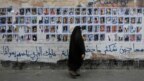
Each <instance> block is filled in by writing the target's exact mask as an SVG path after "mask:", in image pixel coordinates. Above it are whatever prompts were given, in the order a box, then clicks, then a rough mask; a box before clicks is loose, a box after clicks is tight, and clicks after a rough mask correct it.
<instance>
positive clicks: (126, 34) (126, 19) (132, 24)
mask: <svg viewBox="0 0 144 81" xmlns="http://www.w3.org/2000/svg"><path fill="white" fill-rule="evenodd" d="M12 13H14V15H12ZM143 16H144V8H128V7H123V8H122V7H120V8H119V7H118V8H114V7H113V8H109V7H106V8H94V7H86V8H85V7H76V8H45V7H42V8H19V9H18V10H17V11H13V10H12V9H11V8H0V36H1V37H0V40H4V41H5V42H13V41H15V42H19V41H21V42H22V41H34V42H37V41H39V39H41V40H46V41H47V42H49V41H55V42H68V41H69V37H70V34H71V32H70V26H71V25H79V26H81V29H82V33H83V37H84V41H88V42H89V41H122V42H141V40H142V30H143V29H142V28H143V27H142V26H143V25H142V22H143ZM42 37H43V38H42Z"/></svg>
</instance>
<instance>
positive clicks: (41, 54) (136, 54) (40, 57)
mask: <svg viewBox="0 0 144 81" xmlns="http://www.w3.org/2000/svg"><path fill="white" fill-rule="evenodd" d="M124 1H126V0H124ZM91 2H93V0H0V7H10V6H12V7H13V8H14V10H15V11H17V10H18V8H23V7H24V8H25V7H76V6H78V5H81V6H83V7H87V5H88V4H90V6H91V5H92V4H93V7H138V6H144V5H143V4H142V3H143V2H144V1H143V0H140V1H139V0H135V1H134V0H129V1H128V2H120V1H119V0H118V2H117V3H110V2H108V3H105V2H103V0H101V2H100V3H99V2H98V0H94V2H93V3H91ZM13 16H15V15H13ZM142 23H144V21H142ZM72 26H75V25H72ZM142 28H143V27H142ZM142 32H144V29H142V31H141V32H140V33H139V34H142V41H141V42H136V41H134V42H131V41H129V42H125V41H122V42H120V41H114V40H115V39H114V36H115V35H114V33H106V34H105V35H106V40H105V41H100V40H99V41H96V42H94V41H90V42H85V44H86V49H87V50H86V54H87V55H86V58H90V57H91V56H92V55H91V52H94V53H97V52H101V53H102V54H110V55H114V56H115V57H116V58H118V59H127V58H140V59H141V58H142V57H143V52H144V45H143V44H144V39H143V37H144V35H143V33H142ZM18 34H20V35H21V34H22V32H19V33H18ZM37 35H38V41H37V42H34V41H24V42H5V41H4V40H2V39H1V40H0V57H1V58H0V59H1V60H11V61H39V62H57V60H60V59H65V58H67V55H68V47H69V38H68V41H67V42H56V41H51V42H47V41H46V40H44V39H43V38H45V36H44V34H43V33H38V34H37ZM118 35H119V36H123V34H118ZM109 36H110V37H111V39H112V41H109V39H108V37H109ZM1 38H2V35H1ZM142 59H143V58H142Z"/></svg>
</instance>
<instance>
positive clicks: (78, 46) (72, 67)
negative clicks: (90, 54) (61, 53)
mask: <svg viewBox="0 0 144 81" xmlns="http://www.w3.org/2000/svg"><path fill="white" fill-rule="evenodd" d="M84 56H85V45H84V41H83V38H82V33H81V28H80V26H76V27H75V28H74V30H73V32H72V34H71V38H70V46H69V56H68V67H69V72H70V74H71V75H72V76H73V78H75V77H76V76H80V74H78V73H77V71H78V70H79V69H80V67H81V65H82V63H83V58H84Z"/></svg>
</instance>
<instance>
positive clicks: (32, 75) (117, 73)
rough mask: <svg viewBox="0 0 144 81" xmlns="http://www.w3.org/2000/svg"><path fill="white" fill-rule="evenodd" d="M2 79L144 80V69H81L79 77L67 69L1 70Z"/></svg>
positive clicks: (9, 80)
mask: <svg viewBox="0 0 144 81" xmlns="http://www.w3.org/2000/svg"><path fill="white" fill-rule="evenodd" d="M0 81H144V70H103V69H96V70H81V76H80V77H78V78H77V79H72V78H71V77H70V76H69V74H68V71H67V70H1V71H0Z"/></svg>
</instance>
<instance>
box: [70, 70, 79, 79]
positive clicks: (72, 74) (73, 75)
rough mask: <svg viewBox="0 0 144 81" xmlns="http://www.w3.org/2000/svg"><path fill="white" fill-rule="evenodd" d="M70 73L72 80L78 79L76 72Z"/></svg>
mask: <svg viewBox="0 0 144 81" xmlns="http://www.w3.org/2000/svg"><path fill="white" fill-rule="evenodd" d="M69 73H70V76H71V77H72V78H74V79H76V76H77V75H76V73H75V72H74V71H70V72H69Z"/></svg>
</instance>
